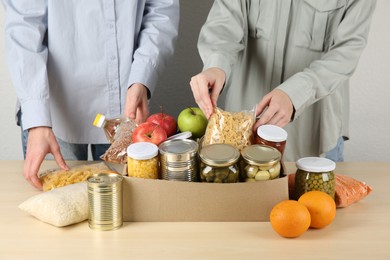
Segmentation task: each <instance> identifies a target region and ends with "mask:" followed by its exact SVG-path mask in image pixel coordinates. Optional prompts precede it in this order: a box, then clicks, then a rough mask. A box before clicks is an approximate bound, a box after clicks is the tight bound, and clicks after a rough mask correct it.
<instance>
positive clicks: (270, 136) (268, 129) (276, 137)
mask: <svg viewBox="0 0 390 260" xmlns="http://www.w3.org/2000/svg"><path fill="white" fill-rule="evenodd" d="M257 135H258V136H260V137H261V138H263V139H264V140H267V141H271V142H283V141H286V140H287V132H286V130H284V129H283V128H281V127H279V126H276V125H262V126H259V128H257Z"/></svg>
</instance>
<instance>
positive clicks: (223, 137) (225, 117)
mask: <svg viewBox="0 0 390 260" xmlns="http://www.w3.org/2000/svg"><path fill="white" fill-rule="evenodd" d="M254 123H255V110H254V109H253V110H250V111H246V110H245V111H240V112H233V113H232V112H227V111H224V110H222V109H220V108H218V107H217V108H215V109H214V112H213V114H212V115H211V116H210V119H209V122H208V124H207V128H206V132H205V135H204V137H203V143H202V145H208V144H216V143H225V144H230V145H233V146H234V147H236V148H237V149H239V150H240V151H241V150H242V149H244V148H245V147H246V146H248V145H251V144H252V143H253V142H254V137H253V125H254Z"/></svg>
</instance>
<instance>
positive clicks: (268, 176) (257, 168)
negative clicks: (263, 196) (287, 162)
mask: <svg viewBox="0 0 390 260" xmlns="http://www.w3.org/2000/svg"><path fill="white" fill-rule="evenodd" d="M241 156H242V160H243V172H244V176H243V177H244V179H245V181H247V182H252V181H266V180H273V179H276V178H279V176H280V170H281V164H280V159H281V156H282V155H281V153H280V152H279V151H278V150H277V149H275V148H273V147H271V146H267V145H261V144H254V145H249V146H247V147H245V148H244V149H243V150H242V151H241Z"/></svg>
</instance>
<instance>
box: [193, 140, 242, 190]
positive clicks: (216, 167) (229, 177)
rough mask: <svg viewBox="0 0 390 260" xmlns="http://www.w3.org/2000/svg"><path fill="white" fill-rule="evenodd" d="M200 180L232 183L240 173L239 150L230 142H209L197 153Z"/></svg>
mask: <svg viewBox="0 0 390 260" xmlns="http://www.w3.org/2000/svg"><path fill="white" fill-rule="evenodd" d="M199 157H200V160H201V162H200V179H201V181H202V182H214V183H234V182H238V177H239V174H240V171H239V167H238V165H237V162H238V159H239V158H240V151H239V150H238V149H237V148H235V147H234V146H232V145H230V144H209V145H206V146H203V147H202V149H201V150H200V153H199Z"/></svg>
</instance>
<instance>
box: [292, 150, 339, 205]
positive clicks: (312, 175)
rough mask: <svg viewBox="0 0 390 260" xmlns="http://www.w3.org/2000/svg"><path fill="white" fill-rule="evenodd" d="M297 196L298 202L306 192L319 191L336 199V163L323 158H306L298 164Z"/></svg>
mask: <svg viewBox="0 0 390 260" xmlns="http://www.w3.org/2000/svg"><path fill="white" fill-rule="evenodd" d="M296 167H297V171H296V174H295V188H294V189H295V194H294V195H295V196H294V198H295V199H296V200H298V199H299V197H301V195H302V194H303V193H305V192H308V191H312V190H319V191H323V192H325V193H327V194H329V195H330V196H331V197H332V198H333V199H334V192H335V190H334V186H335V176H334V169H335V168H336V163H335V162H333V161H332V160H329V159H326V158H322V157H305V158H301V159H299V160H298V161H297V162H296Z"/></svg>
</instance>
